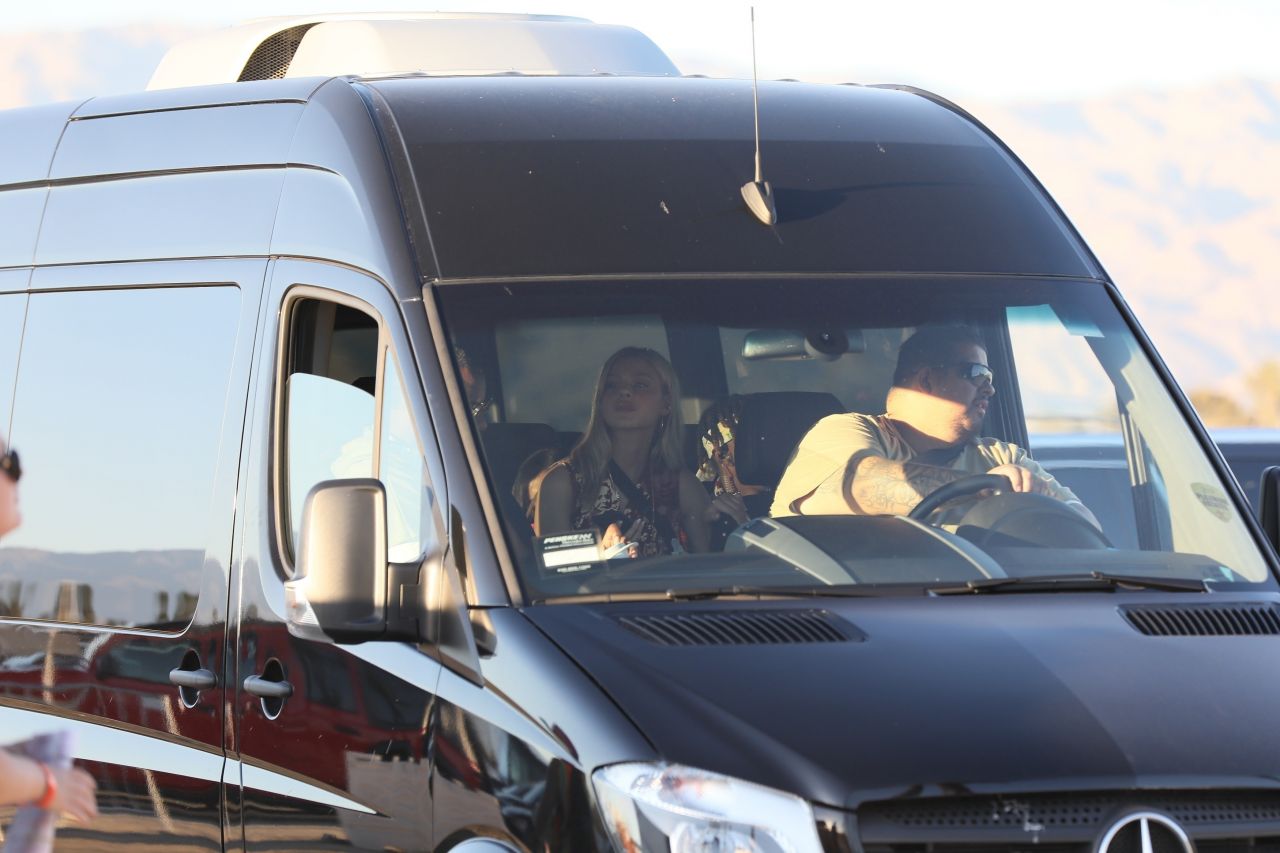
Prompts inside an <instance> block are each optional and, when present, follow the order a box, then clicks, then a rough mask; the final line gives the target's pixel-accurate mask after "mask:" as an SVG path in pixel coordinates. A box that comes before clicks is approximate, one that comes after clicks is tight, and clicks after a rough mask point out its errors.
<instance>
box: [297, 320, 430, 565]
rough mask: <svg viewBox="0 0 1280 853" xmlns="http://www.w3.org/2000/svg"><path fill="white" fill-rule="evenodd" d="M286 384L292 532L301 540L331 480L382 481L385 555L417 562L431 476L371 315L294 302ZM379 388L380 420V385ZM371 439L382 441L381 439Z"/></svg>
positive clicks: (392, 358) (401, 384)
mask: <svg viewBox="0 0 1280 853" xmlns="http://www.w3.org/2000/svg"><path fill="white" fill-rule="evenodd" d="M287 333H288V334H289V350H288V351H289V364H288V367H287V378H286V380H285V406H286V417H285V424H286V426H285V433H286V434H285V472H286V478H287V490H288V509H289V530H290V535H291V536H292V541H293V542H297V541H299V537H300V536H301V531H302V510H303V507H304V504H305V502H306V497H307V493H308V492H310V490H311V489H312V488H313V487H314V486H315V485H316V484H317V483H320V482H323V481H326V480H345V479H357V478H365V477H378V478H380V479H381V480H382V482H383V485H384V486H385V487H386V492H387V528H388V530H387V533H388V542H387V546H388V556H389V558H390V559H391V560H392V561H394V562H412V561H414V560H416V559H417V558H418V557H420V556H421V554H422V550H423V546H424V544H431V543H430V542H426V543H424V533H423V531H424V529H426V530H427V532H428V533H430V530H431V526H430V525H426V526H425V528H424V524H423V517H424V513H425V512H426V511H427V510H429V509H430V504H429V502H427V501H426V500H425V495H426V488H425V487H426V484H427V473H426V465H425V462H424V460H423V458H422V451H421V449H420V448H419V444H418V438H417V436H418V432H417V428H416V427H415V425H414V422H413V417H412V415H411V414H410V411H409V402H408V398H407V395H406V391H405V383H404V379H403V375H402V374H401V372H400V369H399V366H398V364H397V361H396V358H395V355H394V353H392V352H391V351H390V349H387V351H386V358H385V366H384V367H383V368H382V370H381V373H380V369H379V359H380V352H381V350H380V346H381V343H380V342H381V338H380V330H379V328H378V322H377V320H375V319H374V318H373V317H372V316H370V315H369V314H366V313H364V312H363V311H359V310H357V309H355V308H351V307H348V306H344V305H337V304H335V303H331V302H323V301H320V300H314V299H302V300H299V301H298V302H296V303H294V308H293V311H292V323H291V324H290V327H289V330H288V332H287ZM380 384H381V388H382V406H383V409H382V416H381V419H380V420H379V418H378V413H377V399H376V397H375V396H374V395H375V392H376V390H377V388H378V387H379V385H380ZM375 437H376V438H377V441H376V442H375Z"/></svg>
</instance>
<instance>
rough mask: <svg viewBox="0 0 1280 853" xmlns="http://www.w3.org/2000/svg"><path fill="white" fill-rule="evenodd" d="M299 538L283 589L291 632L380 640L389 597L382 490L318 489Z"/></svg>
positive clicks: (340, 483)
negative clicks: (292, 572) (293, 563)
mask: <svg viewBox="0 0 1280 853" xmlns="http://www.w3.org/2000/svg"><path fill="white" fill-rule="evenodd" d="M300 538H301V541H300V542H299V543H298V547H297V560H296V565H295V572H294V576H293V578H292V579H291V580H289V581H288V582H286V583H285V600H286V610H287V611H288V621H289V630H290V632H291V633H293V634H295V635H297V636H300V637H306V638H310V639H322V638H329V639H332V640H333V641H334V642H338V643H359V642H363V641H365V640H374V639H379V638H382V637H384V636H385V635H386V634H387V633H388V627H389V626H388V615H389V614H388V609H389V608H388V599H389V597H390V590H389V588H388V585H389V584H388V581H389V578H388V567H387V494H386V490H385V488H384V487H383V485H382V483H381V482H380V481H378V480H374V479H353V480H325V481H324V482H321V483H317V484H316V485H315V486H314V487H313V488H312V489H311V491H310V492H308V493H307V499H306V503H305V504H304V506H303V510H302V535H301V537H300ZM318 634H319V635H323V637H322V636H319V635H318Z"/></svg>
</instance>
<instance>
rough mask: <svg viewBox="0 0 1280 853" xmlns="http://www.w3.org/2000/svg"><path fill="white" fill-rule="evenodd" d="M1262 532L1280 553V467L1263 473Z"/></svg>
mask: <svg viewBox="0 0 1280 853" xmlns="http://www.w3.org/2000/svg"><path fill="white" fill-rule="evenodd" d="M1258 514H1259V517H1260V518H1261V520H1262V530H1263V531H1264V532H1265V533H1266V534H1267V539H1268V540H1270V542H1271V547H1273V548H1275V549H1276V551H1277V552H1280V466H1278V465H1273V466H1271V467H1270V468H1267V469H1266V470H1264V471H1263V472H1262V508H1261V510H1260V511H1259V513H1258Z"/></svg>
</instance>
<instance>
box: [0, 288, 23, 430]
mask: <svg viewBox="0 0 1280 853" xmlns="http://www.w3.org/2000/svg"><path fill="white" fill-rule="evenodd" d="M26 314H27V294H25V293H7V294H5V295H3V296H0V430H3V431H4V435H3V436H0V438H3V439H4V440H5V441H8V440H9V435H8V433H9V415H10V411H9V405H10V403H12V402H13V383H14V381H15V380H16V379H17V374H18V347H19V346H20V345H21V343H22V324H23V321H24V320H25V319H26Z"/></svg>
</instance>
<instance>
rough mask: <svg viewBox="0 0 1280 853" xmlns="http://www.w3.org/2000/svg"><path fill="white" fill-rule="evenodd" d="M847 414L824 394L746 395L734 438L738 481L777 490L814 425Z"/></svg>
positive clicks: (815, 392) (777, 393) (819, 392)
mask: <svg viewBox="0 0 1280 853" xmlns="http://www.w3.org/2000/svg"><path fill="white" fill-rule="evenodd" d="M843 411H844V406H842V405H840V401H839V400H837V399H836V398H835V395H833V394H828V393H826V392H825V391H766V392H761V393H759V394H744V395H743V401H742V416H741V418H739V420H738V428H737V430H736V432H735V434H734V439H735V440H734V453H733V459H734V463H735V464H736V465H737V469H738V481H739V482H742V483H747V484H750V485H754V486H766V487H768V488H770V489H772V488H776V487H777V485H778V481H779V480H781V479H782V472H783V471H785V470H786V468H787V462H788V461H790V459H791V452H792V451H793V450H795V447H796V445H797V444H799V443H800V439H802V438H804V436H805V433H807V432H808V431H809V430H810V429H811V428H812V427H813V425H814V424H816V423H817V422H818V421H820V420H821V419H822V418H825V417H826V416H827V415H834V414H838V413H840V412H843Z"/></svg>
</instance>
